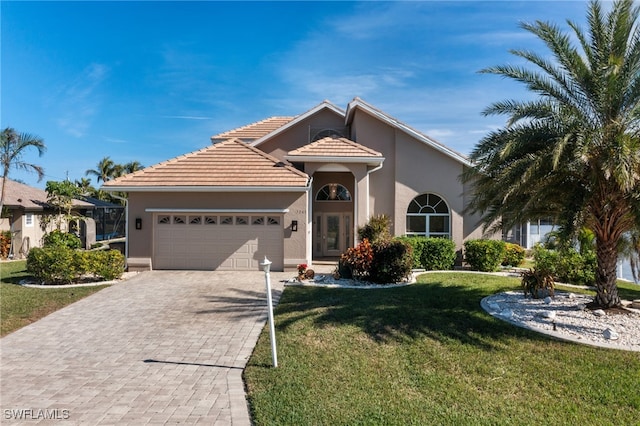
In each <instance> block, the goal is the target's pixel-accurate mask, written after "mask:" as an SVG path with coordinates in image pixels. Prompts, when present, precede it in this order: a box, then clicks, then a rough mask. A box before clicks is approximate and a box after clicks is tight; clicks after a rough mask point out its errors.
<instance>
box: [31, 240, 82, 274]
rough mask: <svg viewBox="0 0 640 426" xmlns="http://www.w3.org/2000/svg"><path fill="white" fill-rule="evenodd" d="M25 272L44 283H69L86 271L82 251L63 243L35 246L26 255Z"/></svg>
mask: <svg viewBox="0 0 640 426" xmlns="http://www.w3.org/2000/svg"><path fill="white" fill-rule="evenodd" d="M27 272H29V273H30V274H32V275H33V276H34V277H35V278H36V279H37V280H38V281H40V282H44V283H46V284H69V283H72V282H74V281H77V280H78V279H79V278H80V277H81V276H82V275H83V274H85V273H86V272H87V262H86V258H85V256H84V253H83V252H81V251H78V250H74V249H70V248H69V247H66V246H64V245H52V246H49V247H44V248H40V247H35V248H33V249H31V250H30V251H29V255H28V256H27Z"/></svg>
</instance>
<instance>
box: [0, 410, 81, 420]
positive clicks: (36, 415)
mask: <svg viewBox="0 0 640 426" xmlns="http://www.w3.org/2000/svg"><path fill="white" fill-rule="evenodd" d="M3 415H4V419H5V420H68V419H69V418H70V417H71V413H69V410H63V409H59V408H12V409H6V410H4V412H3Z"/></svg>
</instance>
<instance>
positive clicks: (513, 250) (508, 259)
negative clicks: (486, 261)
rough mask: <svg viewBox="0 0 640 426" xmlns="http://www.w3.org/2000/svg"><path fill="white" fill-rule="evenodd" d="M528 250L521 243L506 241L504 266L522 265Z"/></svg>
mask: <svg viewBox="0 0 640 426" xmlns="http://www.w3.org/2000/svg"><path fill="white" fill-rule="evenodd" d="M525 255H526V251H525V249H524V248H523V247H521V246H520V245H519V244H513V243H505V245H504V259H502V266H520V265H521V264H522V262H523V261H524V258H525Z"/></svg>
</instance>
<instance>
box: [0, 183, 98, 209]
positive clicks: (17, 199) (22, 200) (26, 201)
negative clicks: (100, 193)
mask: <svg viewBox="0 0 640 426" xmlns="http://www.w3.org/2000/svg"><path fill="white" fill-rule="evenodd" d="M4 184H5V181H4V179H3V178H0V191H1V190H2V187H3V185H4ZM6 185H7V188H6V190H5V195H4V205H5V206H7V207H13V208H23V209H26V210H43V209H44V208H49V207H50V206H49V205H48V204H47V191H44V190H42V189H38V188H34V187H32V186H29V185H25V184H23V183H20V182H16V181H14V180H11V179H7V180H6ZM73 205H74V206H76V207H80V208H91V207H93V204H91V203H87V202H85V201H80V200H73Z"/></svg>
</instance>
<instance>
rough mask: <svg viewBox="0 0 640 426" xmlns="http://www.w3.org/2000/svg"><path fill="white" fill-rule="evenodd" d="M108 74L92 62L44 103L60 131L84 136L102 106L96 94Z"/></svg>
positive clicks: (102, 65) (107, 71) (104, 69)
mask: <svg viewBox="0 0 640 426" xmlns="http://www.w3.org/2000/svg"><path fill="white" fill-rule="evenodd" d="M108 74H109V67H107V66H106V65H104V64H98V63H92V64H90V65H88V66H87V67H86V68H85V69H84V70H82V72H81V73H80V74H79V75H78V76H77V77H76V78H75V79H74V80H73V81H71V82H69V83H67V84H63V85H61V86H60V88H59V89H58V91H57V93H56V94H54V96H53V97H51V98H50V99H49V100H48V104H50V105H51V107H53V108H55V111H57V114H58V116H57V118H56V119H55V121H56V123H57V125H58V126H59V127H60V128H61V129H62V130H63V131H64V132H66V133H68V134H70V135H72V136H74V137H77V138H80V137H83V136H84V135H85V134H86V133H87V131H88V129H89V127H90V126H91V121H92V119H93V117H94V116H95V115H96V114H97V112H98V110H99V108H100V105H101V103H102V99H101V97H100V95H99V94H98V92H99V88H100V86H101V84H102V83H103V82H104V81H105V79H106V78H107V77H108Z"/></svg>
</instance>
